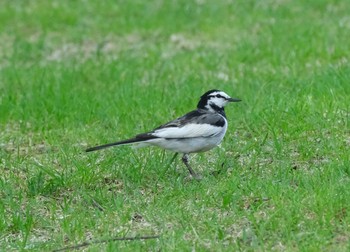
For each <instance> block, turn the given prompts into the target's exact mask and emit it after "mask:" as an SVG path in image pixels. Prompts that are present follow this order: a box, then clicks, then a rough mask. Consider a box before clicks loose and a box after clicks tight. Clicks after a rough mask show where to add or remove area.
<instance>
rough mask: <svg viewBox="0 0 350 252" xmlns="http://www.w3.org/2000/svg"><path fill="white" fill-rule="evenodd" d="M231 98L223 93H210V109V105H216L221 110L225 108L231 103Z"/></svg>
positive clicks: (208, 104)
mask: <svg viewBox="0 0 350 252" xmlns="http://www.w3.org/2000/svg"><path fill="white" fill-rule="evenodd" d="M230 98H231V97H230V96H229V95H228V94H226V93H225V92H222V91H215V92H213V93H210V94H209V95H208V103H207V106H206V107H208V108H209V109H210V105H212V104H213V105H215V106H217V107H219V108H223V107H225V106H226V104H227V103H228V102H229V101H228V99H230Z"/></svg>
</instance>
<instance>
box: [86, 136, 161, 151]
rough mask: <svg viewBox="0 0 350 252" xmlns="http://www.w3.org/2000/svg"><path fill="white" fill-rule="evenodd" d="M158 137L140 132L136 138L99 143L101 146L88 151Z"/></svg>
mask: <svg viewBox="0 0 350 252" xmlns="http://www.w3.org/2000/svg"><path fill="white" fill-rule="evenodd" d="M154 138H157V137H155V136H152V135H148V134H140V135H137V136H136V137H134V138H130V139H127V140H123V141H119V142H115V143H109V144H104V145H99V146H95V147H91V148H88V149H86V150H85V151H86V152H90V151H97V150H102V149H106V148H109V147H112V146H117V145H125V144H133V143H142V142H146V141H148V140H151V139H154Z"/></svg>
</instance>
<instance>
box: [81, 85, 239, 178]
mask: <svg viewBox="0 0 350 252" xmlns="http://www.w3.org/2000/svg"><path fill="white" fill-rule="evenodd" d="M240 101H241V99H238V98H231V97H230V96H229V95H228V94H226V93H225V92H223V91H220V90H217V89H212V90H209V91H207V92H205V93H204V94H203V95H202V96H201V97H200V99H199V102H198V104H197V108H196V109H195V110H193V111H191V112H189V113H187V114H185V115H183V116H181V117H179V118H177V119H175V120H172V121H170V122H168V123H165V124H163V125H161V126H159V127H157V128H155V129H153V130H152V131H149V132H146V133H142V134H138V135H136V136H134V137H132V138H129V139H126V140H122V141H118V142H114V143H109V144H104V145H99V146H95V147H91V148H88V149H86V152H91V151H97V150H102V149H105V148H108V147H112V146H120V145H129V144H136V145H138V147H143V146H158V147H160V148H163V149H166V150H170V151H173V152H175V155H174V158H173V159H175V157H176V156H177V155H178V154H179V153H181V154H182V162H183V163H184V164H185V166H186V167H187V169H188V171H189V173H190V175H191V176H192V177H193V178H195V179H200V176H198V175H197V173H195V172H194V170H193V169H192V167H191V166H190V164H189V154H192V153H198V152H205V151H208V150H210V149H212V148H214V147H216V146H217V145H219V144H220V143H221V141H222V140H223V138H224V136H225V133H226V131H227V124H228V123H227V119H226V114H225V109H224V107H225V106H226V105H227V104H228V103H231V102H240Z"/></svg>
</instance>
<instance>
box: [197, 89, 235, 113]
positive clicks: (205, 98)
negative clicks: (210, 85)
mask: <svg viewBox="0 0 350 252" xmlns="http://www.w3.org/2000/svg"><path fill="white" fill-rule="evenodd" d="M239 101H241V100H240V99H237V98H231V97H230V96H229V95H228V94H226V93H225V92H223V91H220V90H216V89H213V90H209V91H208V92H206V93H205V94H203V95H202V96H201V99H200V100H199V102H198V105H197V108H199V109H207V110H210V111H216V112H217V111H222V110H223V109H224V107H225V106H226V104H227V103H229V102H239Z"/></svg>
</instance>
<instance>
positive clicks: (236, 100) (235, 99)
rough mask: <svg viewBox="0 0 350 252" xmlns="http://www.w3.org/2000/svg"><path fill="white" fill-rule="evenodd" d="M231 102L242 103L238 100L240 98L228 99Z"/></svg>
mask: <svg viewBox="0 0 350 252" xmlns="http://www.w3.org/2000/svg"><path fill="white" fill-rule="evenodd" d="M227 100H228V101H229V102H240V101H242V100H241V99H238V98H231V97H230V98H228V99H227Z"/></svg>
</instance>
